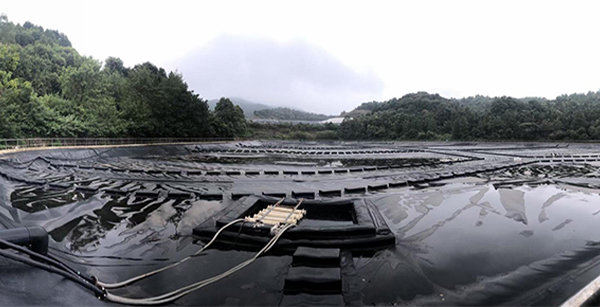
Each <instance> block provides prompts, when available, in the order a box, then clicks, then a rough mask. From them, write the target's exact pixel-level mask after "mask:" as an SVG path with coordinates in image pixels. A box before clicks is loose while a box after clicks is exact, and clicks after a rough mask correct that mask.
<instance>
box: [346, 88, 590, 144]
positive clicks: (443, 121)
mask: <svg viewBox="0 0 600 307" xmlns="http://www.w3.org/2000/svg"><path fill="white" fill-rule="evenodd" d="M357 110H361V111H363V112H366V114H364V115H359V116H356V117H353V118H350V117H348V118H346V119H345V120H344V122H343V123H342V124H341V126H340V128H339V129H338V135H339V137H340V138H342V139H349V140H367V139H414V140H434V139H438V140H439V139H441V140H443V139H452V140H473V139H482V140H531V141H534V140H538V141H544V140H600V91H598V92H589V93H586V94H572V95H562V96H559V97H556V99H554V100H548V99H545V98H537V97H531V98H521V99H516V98H512V97H507V96H503V97H494V98H491V97H487V96H475V97H468V98H463V99H448V98H444V97H442V96H440V95H438V94H429V93H425V92H419V93H414V94H408V95H405V96H403V97H402V98H399V99H396V98H394V99H391V100H388V101H384V102H369V103H364V104H363V105H361V106H359V107H358V108H357ZM353 112H354V111H353ZM351 113H352V112H351ZM354 113H356V112H354Z"/></svg>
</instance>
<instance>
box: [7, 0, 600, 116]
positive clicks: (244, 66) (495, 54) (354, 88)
mask: <svg viewBox="0 0 600 307" xmlns="http://www.w3.org/2000/svg"><path fill="white" fill-rule="evenodd" d="M0 12H2V13H5V14H7V15H8V18H9V20H11V21H13V22H16V23H23V22H24V21H26V20H29V21H31V22H33V23H35V24H38V25H41V26H43V27H45V28H50V29H56V30H59V31H61V32H64V33H65V34H67V36H68V37H69V39H70V40H71V42H72V44H73V46H74V47H75V48H76V49H77V50H78V51H79V52H80V53H82V54H84V55H90V56H92V57H94V58H96V59H100V60H104V59H105V58H106V57H108V56H117V57H120V58H121V59H123V61H124V62H125V65H127V66H133V65H135V64H138V63H141V62H144V61H150V62H152V63H154V64H156V65H158V66H163V67H165V68H167V69H169V70H178V71H179V72H181V73H182V74H183V75H184V78H185V79H186V80H187V82H188V84H189V86H190V87H191V88H192V89H193V90H194V91H195V92H196V93H199V94H200V96H201V97H203V98H207V99H212V98H216V97H220V96H239V97H243V98H246V99H250V100H254V101H257V102H263V103H267V104H272V105H283V106H290V107H296V108H300V109H304V110H307V111H313V112H322V113H330V114H334V113H339V112H340V111H342V110H351V109H352V108H354V107H355V106H357V105H358V104H360V103H361V102H364V101H372V100H384V99H389V98H392V97H400V96H402V95H404V94H406V93H411V92H416V91H427V92H434V93H440V94H441V95H443V96H445V97H457V98H460V97H465V96H472V95H476V94H482V95H489V96H499V95H510V96H515V97H524V96H543V97H547V98H554V97H556V96H557V95H561V94H565V93H575V92H587V91H590V90H591V91H597V90H599V89H600V78H599V77H598V72H599V71H600V39H599V36H598V35H599V34H598V31H599V30H600V18H598V12H600V1H589V2H588V1H562V2H552V1H506V0H503V1H448V0H444V1H389V2H388V1H361V2H352V1H306V0H304V1H297V2H292V1H176V0H170V1H127V0H119V1H110V0H102V1H90V0H86V1H39V2H38V1H26V0H20V1H3V3H2V5H1V6H0Z"/></svg>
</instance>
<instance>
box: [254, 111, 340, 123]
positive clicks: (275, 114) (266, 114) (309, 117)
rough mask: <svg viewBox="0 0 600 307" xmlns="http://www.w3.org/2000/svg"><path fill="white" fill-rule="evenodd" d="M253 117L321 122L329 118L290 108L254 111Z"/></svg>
mask: <svg viewBox="0 0 600 307" xmlns="http://www.w3.org/2000/svg"><path fill="white" fill-rule="evenodd" d="M254 116H256V117H258V118H265V119H279V120H306V121H322V120H326V119H328V118H331V116H327V115H324V114H316V113H309V112H304V111H300V110H294V109H290V108H271V109H265V110H257V111H254Z"/></svg>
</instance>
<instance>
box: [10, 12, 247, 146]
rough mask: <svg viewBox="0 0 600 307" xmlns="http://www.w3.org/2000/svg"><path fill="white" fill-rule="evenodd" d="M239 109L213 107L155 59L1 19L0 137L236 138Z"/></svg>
mask: <svg viewBox="0 0 600 307" xmlns="http://www.w3.org/2000/svg"><path fill="white" fill-rule="evenodd" d="M245 133H246V121H245V118H244V113H243V111H242V109H241V108H239V107H238V106H234V105H233V103H231V101H230V100H229V99H226V98H222V99H220V101H219V102H218V103H217V106H216V108H215V110H214V112H211V111H210V110H209V108H208V104H207V101H206V100H203V99H201V98H200V97H199V96H198V95H197V94H195V93H194V92H193V91H191V90H189V89H188V86H187V84H186V83H185V81H184V80H183V77H182V76H181V75H180V74H178V73H175V72H167V71H165V70H164V69H163V68H160V67H156V66H155V65H153V64H152V63H149V62H147V63H143V64H139V65H135V66H134V67H131V68H129V67H125V66H124V65H123V61H122V60H120V59H119V58H115V57H109V58H108V59H106V61H104V63H101V62H100V61H97V60H95V59H93V58H91V57H86V56H81V55H80V54H79V53H78V52H77V51H76V50H75V49H74V48H73V47H72V46H71V42H70V41H69V39H68V38H67V36H66V35H64V34H63V33H60V32H58V31H55V30H48V29H44V28H42V27H40V26H36V25H34V24H32V23H30V22H25V23H24V24H23V25H20V24H16V25H15V24H14V23H12V22H9V21H8V18H7V17H6V15H1V16H0V138H26V137H124V136H127V137H234V136H243V135H245Z"/></svg>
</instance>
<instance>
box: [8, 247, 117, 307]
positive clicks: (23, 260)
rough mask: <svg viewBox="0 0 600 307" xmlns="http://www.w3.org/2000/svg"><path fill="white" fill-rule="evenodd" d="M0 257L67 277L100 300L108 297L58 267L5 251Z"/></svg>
mask: <svg viewBox="0 0 600 307" xmlns="http://www.w3.org/2000/svg"><path fill="white" fill-rule="evenodd" d="M0 256H2V257H5V258H8V259H12V260H14V261H18V262H21V263H25V264H28V265H30V266H33V267H36V268H40V269H43V270H46V271H48V272H51V273H55V274H58V275H61V276H63V277H65V278H68V279H70V280H72V281H74V282H76V283H78V284H80V285H81V286H83V287H84V288H86V289H88V290H90V291H92V292H94V294H96V297H98V298H99V299H104V298H105V297H106V291H105V290H103V289H100V288H98V287H96V286H95V285H93V284H91V283H89V282H87V281H86V280H84V279H82V278H81V277H80V276H77V275H75V274H73V273H71V272H68V271H64V270H61V269H58V268H56V267H53V266H51V265H49V264H45V263H41V262H38V261H35V260H33V259H29V258H25V257H23V256H21V255H18V254H14V253H11V252H7V251H3V250H0Z"/></svg>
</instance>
